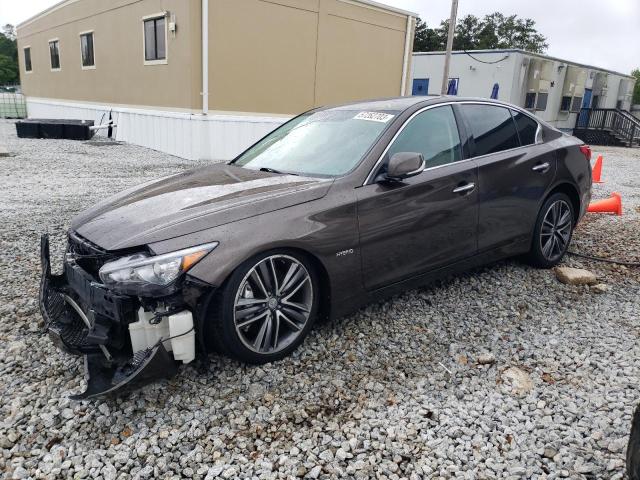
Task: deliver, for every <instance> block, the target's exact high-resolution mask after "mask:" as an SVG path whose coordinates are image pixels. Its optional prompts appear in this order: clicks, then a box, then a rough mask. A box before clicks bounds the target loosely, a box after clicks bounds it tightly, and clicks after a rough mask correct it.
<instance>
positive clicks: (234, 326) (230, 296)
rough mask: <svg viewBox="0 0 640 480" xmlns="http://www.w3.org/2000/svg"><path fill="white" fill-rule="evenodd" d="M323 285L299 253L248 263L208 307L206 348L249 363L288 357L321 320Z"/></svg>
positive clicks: (274, 252)
mask: <svg viewBox="0 0 640 480" xmlns="http://www.w3.org/2000/svg"><path fill="white" fill-rule="evenodd" d="M274 272H275V275H276V278H277V282H274V276H273V275H274ZM319 285H320V283H319V278H318V274H317V271H316V269H315V267H314V265H313V263H312V262H311V261H309V259H308V258H307V257H306V256H304V255H301V254H300V253H297V252H292V251H289V250H272V251H269V252H265V253H262V254H259V255H256V256H254V257H252V258H250V259H248V260H247V261H245V262H243V263H242V264H241V265H240V266H238V268H236V270H235V271H234V272H233V273H232V274H231V275H230V276H229V278H228V279H227V280H226V281H225V283H224V285H223V287H222V288H221V289H219V290H218V291H217V292H215V293H214V295H213V296H212V297H211V299H210V301H209V302H207V303H208V305H207V306H206V307H205V308H206V311H205V315H206V320H205V321H206V322H207V328H206V332H207V342H208V344H209V345H212V346H213V347H214V348H215V349H216V350H217V351H219V352H220V353H222V354H224V355H227V356H230V357H232V358H235V359H237V360H240V361H242V362H246V363H252V364H258V365H259V364H264V363H269V362H273V361H276V360H280V359H282V358H284V357H286V356H287V355H289V354H290V353H291V352H292V351H293V350H295V349H296V348H297V347H298V346H299V345H300V343H302V341H303V340H304V338H305V337H306V336H307V334H308V333H309V330H310V329H311V327H312V325H313V323H314V321H315V319H316V317H317V315H318V305H319V301H320V292H319ZM294 327H295V328H294Z"/></svg>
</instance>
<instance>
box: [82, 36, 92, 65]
mask: <svg viewBox="0 0 640 480" xmlns="http://www.w3.org/2000/svg"><path fill="white" fill-rule="evenodd" d="M80 53H81V58H82V66H83V67H84V68H90V67H95V66H96V62H95V55H94V53H93V32H87V33H81V34H80Z"/></svg>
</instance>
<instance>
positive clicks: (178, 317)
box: [129, 308, 196, 363]
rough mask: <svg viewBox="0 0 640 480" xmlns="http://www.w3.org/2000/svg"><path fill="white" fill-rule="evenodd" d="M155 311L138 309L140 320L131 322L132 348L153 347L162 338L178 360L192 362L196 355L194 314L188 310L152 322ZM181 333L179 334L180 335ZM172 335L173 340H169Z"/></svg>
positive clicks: (137, 349) (136, 350) (168, 349)
mask: <svg viewBox="0 0 640 480" xmlns="http://www.w3.org/2000/svg"><path fill="white" fill-rule="evenodd" d="M154 316H155V313H154V312H146V311H144V309H143V308H140V310H138V321H137V322H133V323H130V324H129V335H130V336H131V348H132V350H133V353H136V352H139V351H140V350H144V349H146V348H149V347H153V346H154V345H156V344H157V343H158V341H159V340H160V339H161V338H162V339H164V340H165V341H163V344H164V347H165V348H166V349H167V351H169V352H173V357H174V358H175V359H176V360H182V362H183V363H189V362H191V361H192V360H193V359H194V358H195V356H196V342H195V336H196V335H195V332H194V330H193V315H192V314H191V312H190V311H188V310H183V311H182V312H179V313H176V314H174V315H170V316H168V317H162V319H161V320H160V322H158V323H156V324H152V323H150V320H151V319H152V318H153V317H154ZM183 334H184V335H183ZM178 335H179V336H178ZM176 336H177V337H176ZM171 337H176V338H172V339H171V340H167V339H169V338H171Z"/></svg>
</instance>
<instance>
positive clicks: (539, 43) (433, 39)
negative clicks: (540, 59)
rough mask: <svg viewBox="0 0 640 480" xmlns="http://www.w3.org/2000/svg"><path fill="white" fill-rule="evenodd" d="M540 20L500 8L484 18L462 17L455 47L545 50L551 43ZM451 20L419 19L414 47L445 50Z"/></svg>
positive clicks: (425, 49)
mask: <svg viewBox="0 0 640 480" xmlns="http://www.w3.org/2000/svg"><path fill="white" fill-rule="evenodd" d="M535 25H536V22H535V21H533V20H532V19H530V18H524V19H523V18H518V16H517V15H511V16H508V17H507V16H505V15H503V14H502V13H499V12H496V13H492V14H491V15H485V16H484V18H482V19H480V18H478V17H476V16H475V15H467V16H465V17H462V18H461V19H459V20H458V22H457V24H456V29H455V34H454V37H453V49H454V50H484V49H495V48H520V49H522V50H527V51H529V52H535V53H544V52H545V51H546V50H547V47H548V46H549V45H548V44H547V41H546V40H547V39H546V38H545V37H544V36H543V35H542V34H540V33H539V32H538V31H537V30H536V28H535ZM448 32H449V20H443V21H442V22H440V26H439V27H436V28H429V27H427V25H426V24H425V22H423V21H422V20H421V19H418V21H417V23H416V35H415V40H414V47H413V49H414V51H416V52H434V51H442V50H444V49H445V48H446V45H447V34H448Z"/></svg>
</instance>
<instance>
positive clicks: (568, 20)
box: [0, 0, 640, 73]
mask: <svg viewBox="0 0 640 480" xmlns="http://www.w3.org/2000/svg"><path fill="white" fill-rule="evenodd" d="M377 1H379V2H381V3H386V4H388V5H393V6H395V7H398V8H403V9H405V10H409V11H412V12H416V13H418V14H419V15H420V17H421V18H422V19H423V20H424V21H426V22H427V25H428V26H430V27H433V26H437V25H439V24H440V21H441V20H443V19H445V18H448V17H449V12H450V9H451V2H450V1H449V0H377ZM57 2H58V0H0V25H4V24H6V23H12V24H14V25H15V24H18V23H20V22H22V21H24V20H26V19H27V18H29V17H31V16H32V15H35V14H36V13H38V12H40V11H42V10H44V9H45V8H47V7H49V6H51V5H54V4H55V3H57ZM493 12H502V13H503V14H505V15H512V14H516V15H518V16H520V17H525V18H531V19H533V20H535V22H536V25H537V28H538V31H539V32H540V33H542V34H543V35H544V36H545V37H547V43H549V49H548V50H547V54H549V55H552V56H555V57H560V58H562V59H565V60H571V61H574V62H579V63H586V64H589V65H594V66H597V67H601V68H607V69H610V70H616V71H619V72H622V73H630V72H631V70H632V69H634V68H637V67H640V0H536V1H531V0H459V7H458V16H459V17H461V16H464V15H467V14H473V15H476V16H483V15H486V14H489V13H493Z"/></svg>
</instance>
